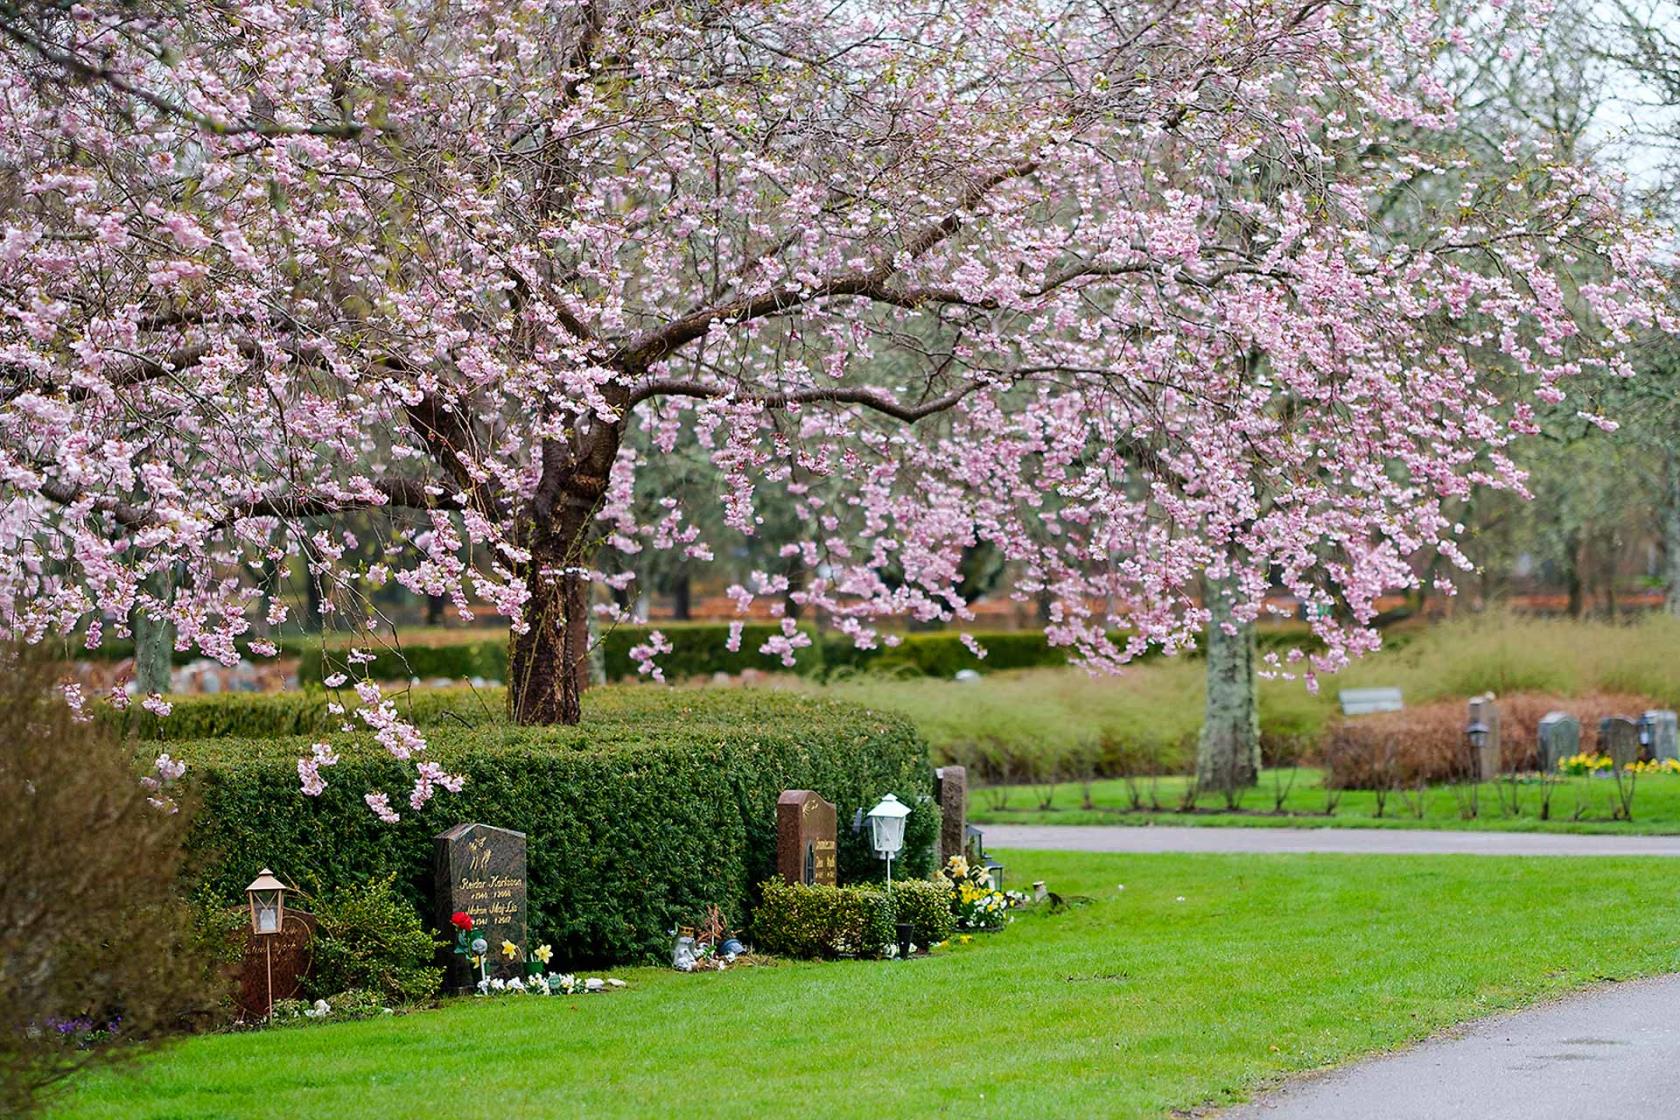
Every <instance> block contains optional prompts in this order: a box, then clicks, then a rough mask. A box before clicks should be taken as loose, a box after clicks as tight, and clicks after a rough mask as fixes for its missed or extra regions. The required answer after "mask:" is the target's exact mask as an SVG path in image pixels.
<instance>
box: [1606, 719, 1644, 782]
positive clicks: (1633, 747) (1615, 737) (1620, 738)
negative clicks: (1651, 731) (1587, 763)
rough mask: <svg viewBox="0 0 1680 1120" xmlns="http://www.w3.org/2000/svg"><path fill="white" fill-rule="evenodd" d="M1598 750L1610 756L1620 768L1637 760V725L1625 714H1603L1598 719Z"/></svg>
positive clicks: (1617, 767)
mask: <svg viewBox="0 0 1680 1120" xmlns="http://www.w3.org/2000/svg"><path fill="white" fill-rule="evenodd" d="M1598 750H1599V753H1600V754H1607V755H1609V756H1610V761H1611V762H1612V763H1614V764H1615V767H1616V769H1618V770H1620V769H1621V768H1622V767H1624V766H1626V765H1627V764H1628V763H1630V762H1638V761H1639V725H1638V724H1636V723H1634V722H1633V721H1632V720H1631V719H1628V718H1627V717H1626V716H1605V717H1604V718H1603V719H1601V720H1599V721H1598Z"/></svg>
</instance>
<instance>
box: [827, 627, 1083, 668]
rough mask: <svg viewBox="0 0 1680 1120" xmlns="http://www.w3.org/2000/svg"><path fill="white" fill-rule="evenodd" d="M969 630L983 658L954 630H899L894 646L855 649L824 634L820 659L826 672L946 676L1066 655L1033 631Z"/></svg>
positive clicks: (1061, 661)
mask: <svg viewBox="0 0 1680 1120" xmlns="http://www.w3.org/2000/svg"><path fill="white" fill-rule="evenodd" d="M970 634H971V636H972V637H973V638H974V640H975V641H977V642H979V643H980V646H981V648H983V649H984V650H985V651H986V656H985V657H984V658H979V657H976V656H974V654H973V653H971V652H970V651H969V648H968V647H967V646H965V645H964V644H963V642H962V635H961V633H960V632H958V631H952V630H939V631H929V632H922V633H912V634H901V635H899V637H900V638H901V639H902V640H901V641H900V642H899V643H898V645H896V646H881V647H878V648H876V649H858V648H857V647H856V646H854V645H853V644H852V641H851V639H850V638H847V637H844V636H842V635H833V636H829V637H827V638H825V639H824V641H823V661H824V664H825V665H826V667H827V668H828V670H829V671H830V672H832V671H834V670H836V669H853V670H867V671H872V672H888V673H901V674H909V675H919V676H924V677H944V678H947V679H949V678H950V677H954V676H956V674H957V672H958V671H959V670H962V669H973V670H975V671H976V672H982V673H985V672H999V671H1001V670H1004V669H1037V668H1044V667H1054V666H1061V665H1066V664H1067V663H1068V658H1069V656H1070V653H1069V651H1068V650H1065V649H1059V648H1052V647H1051V645H1050V643H1049V641H1048V640H1047V639H1046V638H1045V637H1044V634H1043V632H1042V631H1039V630H996V631H985V630H981V631H970Z"/></svg>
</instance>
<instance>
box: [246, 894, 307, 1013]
mask: <svg viewBox="0 0 1680 1120" xmlns="http://www.w3.org/2000/svg"><path fill="white" fill-rule="evenodd" d="M240 913H241V914H247V915H248V914H249V911H247V910H245V909H243V908H241V910H240ZM250 926H251V923H250V922H249V921H248V920H247V921H246V923H245V930H244V938H245V953H244V955H243V956H242V957H241V958H240V961H239V997H238V998H239V1010H240V1011H241V1012H243V1013H244V1016H245V1017H246V1018H248V1019H261V1018H263V1017H264V1016H266V1015H267V1014H268V993H269V978H270V976H272V977H273V981H274V998H275V999H277V1000H281V999H292V998H293V997H295V996H296V995H297V994H298V989H299V988H300V987H302V985H303V978H304V977H305V976H308V975H309V965H310V962H311V961H313V960H314V956H315V949H314V941H315V915H313V914H311V913H309V912H307V911H304V910H294V909H292V908H291V907H290V906H288V907H286V917H285V919H284V920H283V921H282V922H281V923H280V932H279V933H271V934H258V933H253V932H251V928H250Z"/></svg>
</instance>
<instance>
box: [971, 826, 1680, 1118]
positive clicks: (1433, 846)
mask: <svg viewBox="0 0 1680 1120" xmlns="http://www.w3.org/2000/svg"><path fill="white" fill-rule="evenodd" d="M983 830H984V832H985V834H986V847H988V848H1036V849H1040V850H1049V851H1065V852H1239V853H1241V852H1258V853H1266V852H1271V853H1275V852H1354V853H1369V854H1371V855H1483V856H1680V836H1586V835H1580V834H1570V833H1539V832H1451V831H1447V830H1437V829H1430V830H1424V829H1412V828H1407V829H1400V828H1242V827H1208V828H1198V827H1194V826H1186V825H1160V826H1145V827H1140V828H1130V827H1120V826H1110V825H1013V824H1011V825H1004V824H988V825H985V826H983ZM1676 1019H1677V1020H1680V1011H1677V1012H1676ZM1673 1115H1675V1116H1677V1117H1680V1101H1676V1102H1675V1110H1674V1114H1673Z"/></svg>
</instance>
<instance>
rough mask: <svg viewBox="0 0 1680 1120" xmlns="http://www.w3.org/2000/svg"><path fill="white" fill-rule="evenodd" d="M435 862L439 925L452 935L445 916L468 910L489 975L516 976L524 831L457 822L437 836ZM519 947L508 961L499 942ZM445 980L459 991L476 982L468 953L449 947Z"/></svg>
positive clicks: (519, 970) (521, 939)
mask: <svg viewBox="0 0 1680 1120" xmlns="http://www.w3.org/2000/svg"><path fill="white" fill-rule="evenodd" d="M436 844H437V850H436V860H435V862H434V864H433V867H434V874H435V882H436V892H437V928H438V929H439V930H441V931H442V932H443V936H445V937H447V938H450V939H453V938H454V935H455V928H454V927H453V926H452V925H450V922H449V919H450V917H451V916H452V915H454V914H455V913H456V912H458V911H465V912H466V913H468V914H470V915H472V920H473V929H472V933H473V936H474V937H482V938H484V941H485V944H486V947H487V953H488V956H487V963H488V966H489V975H491V976H496V975H498V974H500V975H503V976H518V975H522V974H523V973H524V971H525V966H524V961H525V953H526V952H528V951H529V948H530V947H529V946H528V945H526V944H525V834H524V833H523V832H514V831H512V830H511V829H506V828H495V827H493V826H491V825H487V824H458V825H456V826H455V827H454V828H452V829H450V830H449V831H448V832H445V833H442V834H440V835H439V836H438V837H437V839H436ZM503 941H511V942H513V943H514V944H515V945H517V946H518V947H519V956H518V958H517V959H515V960H513V961H509V960H508V959H507V957H505V956H504V955H503V953H502V942H503ZM447 956H448V964H447V969H448V971H447V974H446V976H445V980H444V982H445V984H446V986H447V987H448V988H449V989H450V990H452V991H462V990H464V989H466V988H470V987H471V986H472V985H473V984H475V983H477V981H478V976H477V973H476V970H474V969H473V967H472V965H471V963H470V962H468V960H467V958H466V957H464V956H461V955H460V954H457V953H453V952H449V953H448V954H447Z"/></svg>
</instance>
